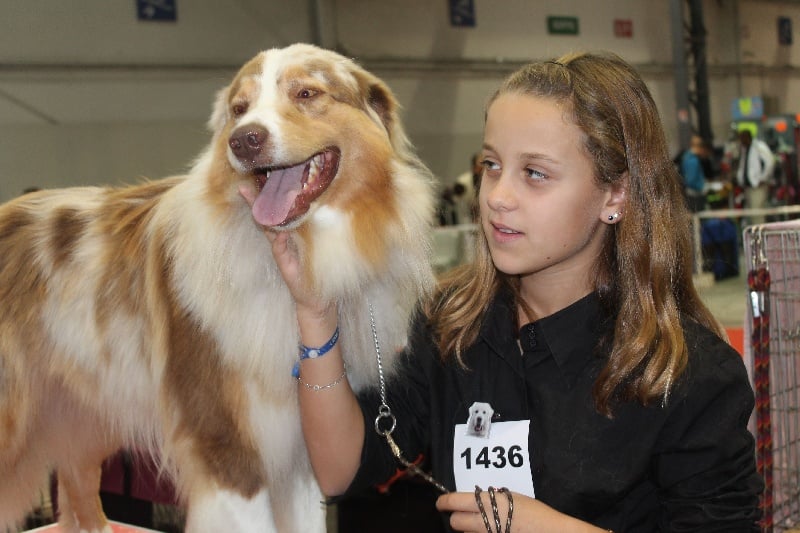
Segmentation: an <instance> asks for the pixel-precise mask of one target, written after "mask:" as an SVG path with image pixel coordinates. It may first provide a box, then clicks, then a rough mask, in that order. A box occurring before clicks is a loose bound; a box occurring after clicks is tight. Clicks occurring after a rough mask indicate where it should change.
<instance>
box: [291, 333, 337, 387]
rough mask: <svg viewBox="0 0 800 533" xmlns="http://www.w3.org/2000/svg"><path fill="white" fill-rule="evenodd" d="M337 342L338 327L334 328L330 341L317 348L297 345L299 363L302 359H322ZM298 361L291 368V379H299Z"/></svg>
mask: <svg viewBox="0 0 800 533" xmlns="http://www.w3.org/2000/svg"><path fill="white" fill-rule="evenodd" d="M338 340H339V326H336V331H334V332H333V336H332V337H331V338H330V340H329V341H328V342H326V343H325V344H323V345H322V346H320V347H319V348H309V347H308V346H303V345H302V344H300V345H298V347H299V348H300V361H302V360H303V359H316V358H317V357H322V356H323V355H325V354H326V353H328V352H329V351H330V350H331V348H333V347H334V346H336V341H338ZM300 361H297V362H296V363H295V364H294V367H292V377H295V378H297V377H300Z"/></svg>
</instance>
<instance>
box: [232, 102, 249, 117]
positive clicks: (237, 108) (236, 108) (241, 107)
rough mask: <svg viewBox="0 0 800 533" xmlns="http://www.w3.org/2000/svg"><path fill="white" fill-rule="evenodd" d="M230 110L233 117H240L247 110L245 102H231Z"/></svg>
mask: <svg viewBox="0 0 800 533" xmlns="http://www.w3.org/2000/svg"><path fill="white" fill-rule="evenodd" d="M231 112H232V113H233V116H234V117H241V116H242V115H244V114H245V113H246V112H247V104H233V107H231Z"/></svg>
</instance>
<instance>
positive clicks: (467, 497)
mask: <svg viewBox="0 0 800 533" xmlns="http://www.w3.org/2000/svg"><path fill="white" fill-rule="evenodd" d="M480 497H481V502H483V509H484V511H485V512H486V517H487V519H488V520H489V527H490V531H491V533H497V528H496V526H495V520H494V516H493V512H492V504H491V501H490V499H489V492H488V491H486V490H484V491H482V492H481V495H480ZM512 497H513V500H514V511H513V514H512V518H511V529H510V531H508V532H506V523H507V519H508V508H509V507H508V498H507V497H506V495H505V494H503V493H501V492H499V491H497V490H495V501H496V502H497V511H498V516H499V518H500V526H501V528H502V531H503V533H548V532H553V533H568V532H575V533H578V532H587V533H589V532H592V533H594V532H605V531H606V530H604V529H600V528H598V527H595V526H593V525H591V524H588V523H586V522H582V521H580V520H578V519H576V518H572V517H570V516H567V515H565V514H562V513H559V512H558V511H556V510H555V509H553V508H552V507H549V506H548V505H546V504H544V503H542V502H540V501H538V500H535V499H533V498H530V497H528V496H523V495H522V494H517V493H516V492H514V493H512ZM436 508H437V509H438V510H439V511H443V512H449V513H452V514H451V515H450V527H452V528H453V529H455V530H456V531H464V532H470V533H486V525H485V524H484V522H483V518H482V516H481V512H480V509H479V508H478V502H477V501H476V499H475V493H473V492H451V493H449V494H444V495H442V496H439V499H438V500H436Z"/></svg>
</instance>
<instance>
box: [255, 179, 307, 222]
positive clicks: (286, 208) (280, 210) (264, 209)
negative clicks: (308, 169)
mask: <svg viewBox="0 0 800 533" xmlns="http://www.w3.org/2000/svg"><path fill="white" fill-rule="evenodd" d="M304 170H305V164H302V165H297V166H294V167H290V168H285V169H283V170H273V171H272V172H271V173H270V175H269V178H268V179H267V182H266V183H265V184H264V188H263V189H261V192H260V193H259V195H258V198H256V201H255V202H254V203H253V218H255V219H256V222H258V223H259V224H262V225H264V226H277V225H279V224H281V223H283V222H284V221H285V220H286V218H287V217H288V216H289V212H290V211H291V209H292V206H293V205H294V201H295V199H296V198H297V196H298V195H299V194H300V191H301V190H302V188H303V171H304Z"/></svg>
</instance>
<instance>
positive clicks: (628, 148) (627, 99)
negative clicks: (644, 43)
mask: <svg viewBox="0 0 800 533" xmlns="http://www.w3.org/2000/svg"><path fill="white" fill-rule="evenodd" d="M506 93H515V94H527V95H531V96H536V97H543V98H552V99H553V100H555V101H557V102H561V103H565V104H567V105H566V106H565V108H566V109H567V110H571V116H570V117H569V118H570V119H571V120H572V121H573V122H574V123H575V124H576V125H578V126H579V127H580V128H581V130H582V131H583V133H584V139H585V142H584V149H585V150H586V152H587V153H588V154H589V156H590V157H591V158H592V160H593V161H594V166H595V176H596V179H597V180H598V183H599V184H600V185H601V186H606V187H607V186H613V185H615V184H617V185H620V184H623V185H624V187H625V189H626V199H625V205H624V208H623V210H622V211H623V217H622V219H621V220H620V221H619V223H617V224H615V225H613V226H610V227H609V230H608V231H607V232H606V239H605V242H604V246H603V252H602V253H601V254H600V256H599V257H598V258H597V260H596V265H595V266H596V268H595V269H594V273H595V278H594V286H595V290H596V291H597V293H598V294H599V296H600V300H601V302H602V304H603V307H604V309H605V311H606V312H608V313H610V314H612V315H615V316H616V322H615V326H614V336H613V341H612V342H611V344H610V349H609V351H610V353H609V357H608V361H607V363H606V365H605V367H604V369H603V370H602V372H601V374H600V376H599V377H598V379H597V381H596V383H595V387H594V398H595V403H596V406H597V409H598V411H599V412H601V413H603V414H605V415H606V416H611V415H612V408H613V405H614V403H615V402H616V401H618V400H619V401H630V400H638V401H639V402H641V403H642V404H648V403H650V402H652V401H654V400H658V399H661V400H665V399H666V398H667V396H668V394H669V392H670V390H671V388H672V385H674V383H675V381H676V380H677V379H678V377H679V376H680V375H681V374H682V373H683V371H684V369H685V368H686V365H687V358H688V350H687V346H686V341H685V339H684V334H683V328H682V325H681V320H682V318H684V317H685V318H688V319H691V320H694V321H696V322H698V323H700V324H702V325H704V326H706V327H708V328H710V329H711V330H712V331H714V332H715V333H716V334H717V335H719V336H720V337H722V338H725V333H724V331H723V330H722V328H721V327H720V326H719V324H718V322H717V321H716V320H715V319H714V317H713V316H712V314H711V313H710V311H709V310H708V309H707V308H706V307H705V305H703V303H702V302H701V300H700V298H699V296H698V294H697V291H696V290H695V288H694V284H693V282H692V270H693V248H692V237H691V229H690V218H689V214H688V212H687V210H686V207H685V204H684V199H683V193H682V190H681V187H680V177H679V176H678V174H677V171H676V170H675V168H674V165H673V164H672V161H671V158H670V156H669V153H668V148H667V143H666V139H665V137H664V132H663V128H662V125H661V120H660V117H659V115H658V110H657V108H656V105H655V102H654V101H653V99H652V96H651V95H650V92H649V91H648V89H647V87H646V86H645V84H644V82H643V80H642V79H641V77H640V76H639V75H638V74H637V73H636V71H635V70H634V69H633V68H632V67H631V66H630V65H628V64H627V63H626V62H625V61H623V60H622V59H621V58H619V57H618V56H616V55H614V54H610V53H604V52H601V53H576V54H568V55H566V56H563V57H561V58H559V59H558V60H555V61H545V62H539V63H532V64H530V65H527V66H525V67H523V68H521V69H519V70H518V71H516V72H514V73H513V74H511V75H510V76H509V77H508V78H507V79H506V80H505V82H504V83H503V84H502V85H501V87H500V89H499V90H498V91H497V92H496V93H495V94H494V95H493V96H492V98H491V99H490V100H489V104H488V105H489V106H490V105H491V103H492V102H493V101H494V100H495V99H496V98H497V97H498V96H500V95H502V94H506ZM487 109H488V106H487ZM568 112H569V111H568ZM475 250H476V255H475V259H474V261H473V262H472V263H470V264H467V265H463V266H462V267H459V268H457V269H456V270H454V271H452V272H451V273H449V274H447V275H446V276H445V277H444V278H443V279H442V280H441V284H440V288H439V291H438V294H437V295H436V297H435V298H433V299H432V300H431V301H430V302H429V304H428V305H427V307H426V313H427V315H428V317H429V319H430V322H431V324H432V325H433V328H434V332H435V334H436V335H437V338H438V341H437V342H438V344H439V349H440V352H441V354H442V357H443V358H444V359H448V358H450V357H453V356H455V357H456V358H457V360H458V361H459V362H460V363H461V364H463V359H462V355H463V353H464V350H465V349H466V348H467V347H469V346H470V345H472V344H473V343H475V341H476V340H477V336H478V332H479V330H480V326H481V323H482V322H483V318H484V313H485V310H486V308H487V305H488V303H489V301H491V299H492V298H493V297H494V296H495V295H496V294H497V293H498V291H499V290H500V289H501V288H503V287H508V288H510V289H512V290H514V289H517V286H518V280H517V279H516V278H511V277H509V276H506V275H504V274H502V273H501V272H498V271H497V270H496V269H495V267H494V264H493V263H492V259H491V256H490V254H489V249H488V246H487V243H486V239H485V237H484V235H483V232H482V231H479V232H478V235H477V236H476V242H475Z"/></svg>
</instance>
